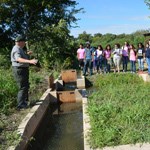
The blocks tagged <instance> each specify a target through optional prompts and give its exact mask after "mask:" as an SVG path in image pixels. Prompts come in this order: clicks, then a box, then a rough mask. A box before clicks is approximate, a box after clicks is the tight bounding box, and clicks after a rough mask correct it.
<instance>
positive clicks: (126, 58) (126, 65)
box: [124, 56, 128, 72]
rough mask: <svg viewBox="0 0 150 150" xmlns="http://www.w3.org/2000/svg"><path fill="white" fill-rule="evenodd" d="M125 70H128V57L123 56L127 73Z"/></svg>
mask: <svg viewBox="0 0 150 150" xmlns="http://www.w3.org/2000/svg"><path fill="white" fill-rule="evenodd" d="M127 69H128V56H125V68H124V70H125V72H126V71H127Z"/></svg>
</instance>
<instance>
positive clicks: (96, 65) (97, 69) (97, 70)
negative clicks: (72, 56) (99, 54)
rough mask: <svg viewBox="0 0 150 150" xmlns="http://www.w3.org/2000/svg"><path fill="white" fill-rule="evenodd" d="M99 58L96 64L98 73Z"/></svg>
mask: <svg viewBox="0 0 150 150" xmlns="http://www.w3.org/2000/svg"><path fill="white" fill-rule="evenodd" d="M99 63H100V62H99V59H98V60H97V65H96V69H97V73H98V71H99Z"/></svg>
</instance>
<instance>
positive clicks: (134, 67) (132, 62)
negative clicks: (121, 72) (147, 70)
mask: <svg viewBox="0 0 150 150" xmlns="http://www.w3.org/2000/svg"><path fill="white" fill-rule="evenodd" d="M130 64H131V71H132V72H136V65H135V61H132V60H130Z"/></svg>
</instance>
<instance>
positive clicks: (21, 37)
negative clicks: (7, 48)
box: [15, 35, 26, 42]
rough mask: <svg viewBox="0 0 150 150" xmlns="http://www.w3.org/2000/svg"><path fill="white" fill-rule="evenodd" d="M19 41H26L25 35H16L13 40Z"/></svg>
mask: <svg viewBox="0 0 150 150" xmlns="http://www.w3.org/2000/svg"><path fill="white" fill-rule="evenodd" d="M20 41H26V38H25V36H23V35H19V36H17V37H16V39H15V42H20Z"/></svg>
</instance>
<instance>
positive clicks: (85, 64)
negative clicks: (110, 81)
mask: <svg viewBox="0 0 150 150" xmlns="http://www.w3.org/2000/svg"><path fill="white" fill-rule="evenodd" d="M87 67H88V61H87V59H86V60H85V62H84V68H83V75H86V71H87Z"/></svg>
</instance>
